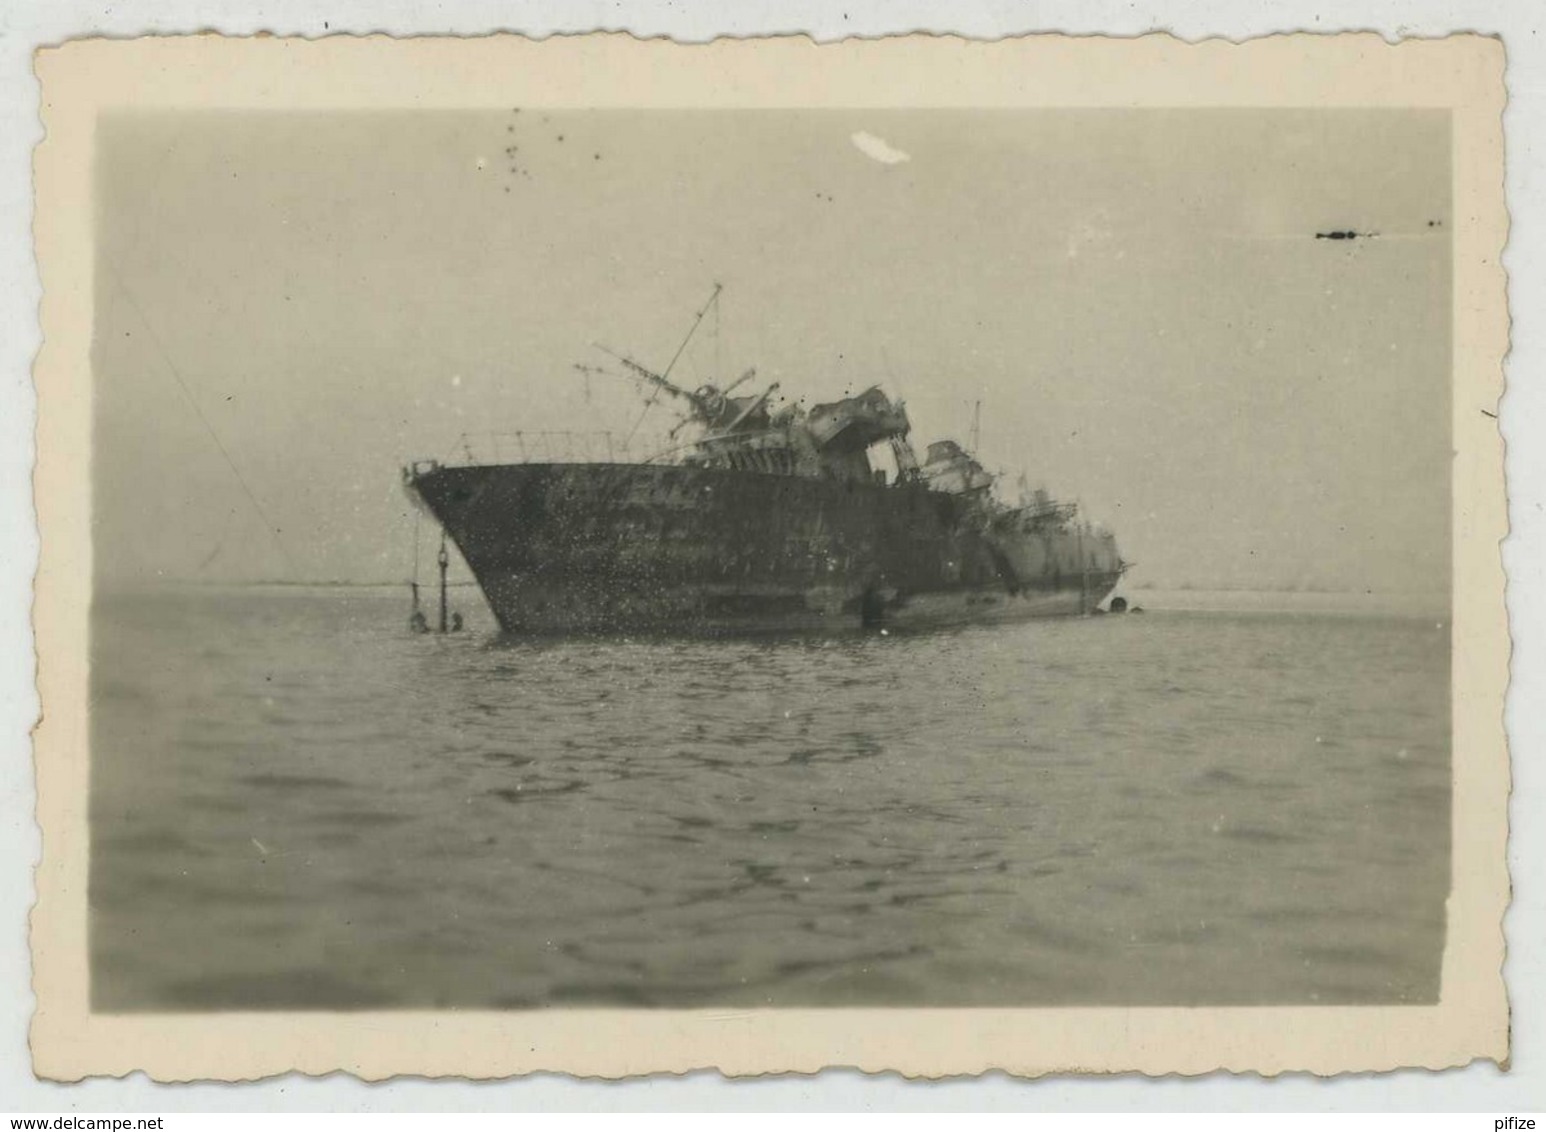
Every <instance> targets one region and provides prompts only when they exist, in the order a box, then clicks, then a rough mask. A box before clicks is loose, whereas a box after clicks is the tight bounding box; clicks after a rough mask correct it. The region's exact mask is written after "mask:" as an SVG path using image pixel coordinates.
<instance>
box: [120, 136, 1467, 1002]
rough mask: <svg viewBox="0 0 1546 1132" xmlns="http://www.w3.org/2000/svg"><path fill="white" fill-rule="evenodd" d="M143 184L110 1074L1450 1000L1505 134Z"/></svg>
mask: <svg viewBox="0 0 1546 1132" xmlns="http://www.w3.org/2000/svg"><path fill="white" fill-rule="evenodd" d="M101 131H102V132H101V138H100V142H99V146H100V148H99V163H98V165H97V169H96V192H97V207H98V216H99V222H100V225H101V227H100V239H99V243H98V270H97V274H96V288H97V294H96V310H97V323H96V328H95V334H94V339H93V367H94V376H95V382H94V394H95V406H94V413H95V421H94V424H95V430H96V431H95V441H94V451H93V456H94V469H93V474H94V477H95V483H94V490H95V496H96V500H97V511H96V514H95V516H94V529H93V539H94V552H95V561H96V575H95V581H96V600H95V602H94V605H93V609H92V657H91V659H92V666H91V671H92V698H93V711H92V720H91V727H92V731H91V746H92V776H93V783H94V789H93V791H92V798H91V824H92V833H93V843H92V861H91V917H92V921H91V967H92V1001H93V1004H94V1006H95V1007H96V1008H98V1009H104V1010H165V1009H181V1010H190V1009H192V1010H200V1009H202V1010H213V1009H255V1008H275V1007H283V1008H287V1009H297V1008H298V1009H305V1008H328V1009H339V1008H345V1009H364V1008H371V1007H382V1006H394V1007H494V1008H507V1009H529V1008H534V1007H544V1006H563V1005H568V1004H609V1005H627V1006H701V1005H724V1004H738V1005H776V1006H788V1005H803V1006H837V1005H849V1004H856V1003H862V1004H873V1005H895V1006H905V1005H925V1004H927V1005H988V1004H1005V1003H1008V1004H1016V1005H1049V1004H1104V1003H1124V1004H1160V1005H1168V1004H1181V1005H1197V1004H1257V1003H1270V1004H1282V1003H1313V1002H1327V1003H1402V1002H1433V1001H1435V1000H1436V999H1437V997H1438V990H1439V964H1440V959H1441V956H1442V953H1443V947H1444V902H1445V898H1446V897H1447V895H1448V891H1449V832H1448V831H1449V776H1450V745H1449V712H1450V705H1449V687H1448V685H1449V661H1450V640H1449V612H1448V594H1449V579H1450V574H1449V530H1450V501H1449V498H1448V480H1449V397H1448V393H1449V387H1450V386H1449V380H1450V349H1449V343H1450V329H1449V319H1450V299H1449V286H1450V238H1449V233H1450V225H1451V210H1450V194H1449V185H1450V149H1449V122H1448V116H1447V115H1446V114H1444V113H1439V112H1424V111H1409V112H1401V111H1372V112H1363V111H1352V110H1333V111H1303V112H1301V111H1276V110H1274V111H1261V112H1248V111H1196V112H1186V111H1133V112H1120V111H1104V110H1101V111H1046V112H1043V111H1027V112H999V111H985V112H973V111H953V112H927V111H911V110H909V111H901V112H890V113H875V112H868V111H867V112H863V113H845V112H841V111H819V112H780V111H747V112H734V111H727V112H691V111H688V112H673V111H642V112H617V111H597V112H585V111H577V112H571V111H564V112H546V111H543V110H541V109H538V108H524V107H511V108H509V109H508V110H506V111H503V112H500V113H468V114H457V113H439V112H430V113H412V112H407V113H393V114H331V115H330V114H273V115H269V114H250V113H218V114H217V113H205V114H189V113H170V114H133V113H127V114H121V115H115V116H113V117H111V118H108V119H106V120H104V121H103V123H102V125H101Z"/></svg>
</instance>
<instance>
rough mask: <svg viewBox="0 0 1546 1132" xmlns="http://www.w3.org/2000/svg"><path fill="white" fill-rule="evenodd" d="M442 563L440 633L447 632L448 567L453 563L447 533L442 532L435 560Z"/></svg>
mask: <svg viewBox="0 0 1546 1132" xmlns="http://www.w3.org/2000/svg"><path fill="white" fill-rule="evenodd" d="M435 560H436V561H437V562H439V563H440V631H441V632H442V633H444V632H445V631H446V567H447V566H449V565H450V563H451V556H450V555H449V554H448V553H446V533H445V531H441V532H440V554H439V556H438V557H437V558H436V559H435Z"/></svg>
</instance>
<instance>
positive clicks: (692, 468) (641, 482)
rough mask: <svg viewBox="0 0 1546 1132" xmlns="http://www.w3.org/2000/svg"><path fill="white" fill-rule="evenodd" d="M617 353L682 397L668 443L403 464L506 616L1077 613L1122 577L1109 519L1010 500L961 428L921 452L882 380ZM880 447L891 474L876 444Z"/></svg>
mask: <svg viewBox="0 0 1546 1132" xmlns="http://www.w3.org/2000/svg"><path fill="white" fill-rule="evenodd" d="M717 296H718V289H716V291H715V296H714V298H717ZM712 302H713V299H711V303H712ZM706 309H707V308H705V310H706ZM702 317H703V315H702V312H700V313H699V316H698V320H699V321H700V322H701V320H702ZM696 325H697V323H694V328H696ZM690 337H691V333H690V332H689V338H690ZM685 346H686V342H684V343H683V347H684V348H685ZM681 353H682V350H681V349H679V350H678V351H677V357H680V356H681ZM614 356H615V357H616V358H617V359H618V360H619V361H620V362H621V363H622V364H623V366H624V367H625V368H626V370H627V371H628V373H630V374H631V375H632V376H633V377H634V378H636V379H637V380H638V381H639V382H640V383H641V384H642V385H643V386H644V387H645V388H647V389H648V390H649V393H650V396H651V397H668V398H670V399H671V401H672V402H673V403H674V404H675V405H676V406H677V407H679V408H680V409H681V410H682V414H681V420H680V422H679V423H678V425H677V427H676V429H674V430H673V443H672V444H671V445H669V446H668V447H667V448H666V449H664V450H663V451H661V452H658V453H655V454H652V455H651V456H649V457H646V458H644V459H641V460H636V461H614V460H611V459H608V460H605V461H602V462H568V461H553V460H549V461H546V462H521V463H493V464H481V463H477V462H475V461H468V462H467V463H464V464H443V463H440V462H438V461H419V462H417V463H415V464H412V465H410V466H409V467H407V468H405V469H404V478H405V481H406V483H407V484H408V486H409V488H410V489H411V491H412V492H413V493H414V494H415V495H416V496H417V497H418V498H419V499H420V500H422V501H423V503H424V505H425V506H426V507H427V508H428V509H429V510H430V512H431V513H432V514H433V515H434V517H435V519H436V520H437V521H438V522H439V523H440V524H441V526H442V527H443V529H444V530H445V532H446V533H447V534H448V535H449V537H450V538H451V539H452V540H454V542H455V543H456V545H457V548H458V549H459V550H460V551H461V554H462V557H463V558H464V559H465V560H466V562H467V564H468V566H469V567H470V568H471V570H472V572H473V574H474V575H475V577H476V578H477V580H478V583H479V585H480V586H481V588H482V590H483V593H484V595H485V597H486V598H487V600H488V603H489V605H490V607H491V608H492V609H493V612H494V614H495V616H496V617H497V618H498V620H499V624H500V626H501V627H502V628H503V629H504V630H505V631H506V632H509V633H543V634H552V633H573V632H580V633H624V634H626V633H645V632H662V633H710V634H722V633H740V632H752V631H758V630H803V629H812V628H815V629H838V628H844V627H854V626H861V625H864V626H886V625H897V626H903V625H909V624H915V625H917V624H945V623H952V622H964V621H979V620H999V619H1012V618H1022V617H1035V616H1049V615H1057V614H1080V613H1087V612H1091V611H1093V610H1095V609H1096V608H1097V607H1098V606H1099V604H1100V602H1102V601H1103V600H1104V599H1105V598H1106V597H1107V596H1108V595H1109V594H1110V592H1111V591H1112V589H1113V588H1114V587H1115V586H1116V584H1117V581H1118V580H1119V578H1120V577H1121V574H1122V571H1123V569H1124V566H1123V563H1122V561H1121V558H1120V556H1119V555H1118V552H1117V547H1116V541H1115V539H1114V538H1113V536H1112V535H1111V534H1110V533H1109V532H1108V531H1105V530H1104V529H1102V528H1099V527H1096V526H1092V525H1090V524H1088V523H1086V522H1084V521H1083V520H1082V519H1081V518H1080V517H1079V516H1078V514H1077V512H1076V509H1075V508H1074V507H1072V506H1070V505H1067V504H1058V503H1055V502H1053V501H1052V500H1051V499H1050V498H1048V497H1047V496H1046V494H1045V493H1044V492H1040V493H1028V494H1023V495H1022V498H1021V499H1020V500H1019V501H1018V502H1017V503H1013V504H1011V503H1008V502H1005V501H1002V500H1000V499H999V498H997V496H996V494H995V488H996V480H995V477H994V476H992V475H991V474H989V473H988V472H987V471H986V470H985V469H984V468H983V467H982V465H981V464H980V463H979V462H978V460H977V459H976V457H975V456H974V455H973V454H972V453H970V452H968V451H967V450H966V449H964V448H962V447H961V446H960V445H959V444H957V443H956V442H954V441H951V440H941V441H936V442H935V443H933V444H930V445H929V446H928V448H927V450H926V453H925V456H924V459H923V460H922V461H920V460H919V459H918V458H917V456H916V454H915V452H914V450H913V447H912V445H911V442H910V439H909V434H910V432H911V424H910V422H909V420H908V417H907V411H906V408H905V406H904V405H903V404H902V403H901V402H900V401H896V400H893V399H892V398H890V397H888V396H887V395H886V394H885V393H884V392H883V391H882V390H881V389H880V388H878V387H874V388H870V389H866V390H864V391H862V392H860V393H858V394H856V395H854V396H849V397H844V398H842V399H840V400H837V401H833V402H830V403H827V404H818V405H813V406H812V407H810V408H809V409H804V408H802V407H800V406H799V405H798V404H786V405H783V406H775V405H774V404H773V398H774V395H775V394H776V393H777V391H778V388H779V387H778V385H777V384H773V385H770V386H767V387H766V388H764V389H763V390H762V391H761V392H751V391H750V390H751V389H755V388H756V386H755V385H752V384H751V383H752V380H753V379H754V377H755V370H748V371H747V372H746V373H744V374H742V375H741V377H740V378H738V379H736V380H735V381H733V382H731V383H729V384H727V385H726V386H725V387H724V388H719V387H717V386H715V385H712V384H705V385H702V386H700V387H698V388H696V389H687V388H684V387H682V386H680V385H678V384H676V383H675V382H673V381H672V380H671V379H670V371H671V368H672V367H671V366H667V367H666V369H665V370H663V371H660V372H656V371H654V370H652V369H650V368H649V367H647V366H645V365H644V364H642V363H640V362H638V361H636V360H634V359H632V358H630V357H627V356H624V355H614ZM673 365H674V359H673ZM748 387H749V388H748ZM743 389H747V391H745V392H739V393H738V391H740V390H743ZM882 451H884V452H888V453H889V455H890V460H889V461H886V462H888V463H889V464H890V465H891V471H890V473H889V474H888V472H887V470H886V469H885V468H883V467H877V466H876V464H877V463H878V462H880V461H876V460H874V459H872V456H873V455H875V454H876V453H878V452H882Z"/></svg>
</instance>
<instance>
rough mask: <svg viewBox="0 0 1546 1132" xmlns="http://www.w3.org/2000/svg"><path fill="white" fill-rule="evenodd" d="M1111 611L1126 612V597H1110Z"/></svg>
mask: <svg viewBox="0 0 1546 1132" xmlns="http://www.w3.org/2000/svg"><path fill="white" fill-rule="evenodd" d="M1111 612H1113V613H1126V612H1127V599H1126V598H1125V597H1114V598H1112V599H1111Z"/></svg>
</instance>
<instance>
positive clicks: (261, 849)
mask: <svg viewBox="0 0 1546 1132" xmlns="http://www.w3.org/2000/svg"><path fill="white" fill-rule="evenodd" d="M252 843H253V844H254V845H256V846H257V847H258V852H259V853H262V854H263V855H264V856H265V857H267V856H268V846H266V845H264V844H263V842H261V841H259V840H258V839H257V838H256V837H254V838H253V839H252Z"/></svg>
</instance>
